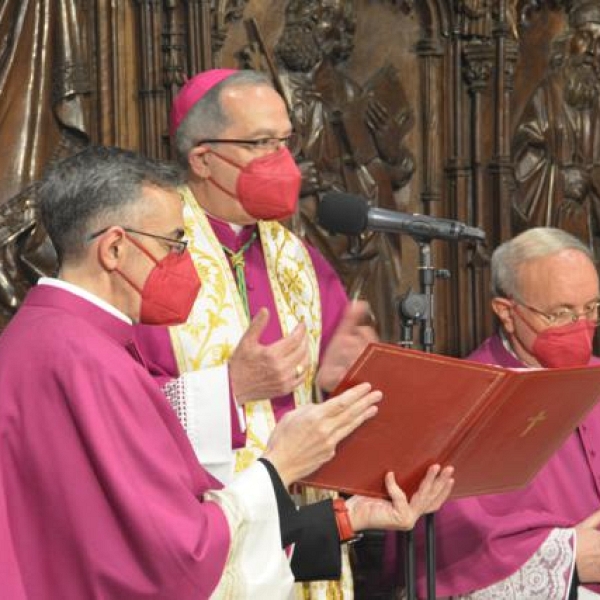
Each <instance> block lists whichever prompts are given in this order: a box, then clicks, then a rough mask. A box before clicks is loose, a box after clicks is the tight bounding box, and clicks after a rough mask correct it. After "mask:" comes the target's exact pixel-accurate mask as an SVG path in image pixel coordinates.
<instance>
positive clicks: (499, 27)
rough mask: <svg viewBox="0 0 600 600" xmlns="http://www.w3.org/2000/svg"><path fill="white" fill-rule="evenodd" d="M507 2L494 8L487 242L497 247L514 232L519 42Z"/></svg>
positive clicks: (500, 3)
mask: <svg viewBox="0 0 600 600" xmlns="http://www.w3.org/2000/svg"><path fill="white" fill-rule="evenodd" d="M506 15H507V13H506V1H505V0H498V3H497V5H496V8H495V11H494V29H493V36H494V39H495V47H496V72H495V77H494V103H495V108H494V114H495V115H496V118H495V122H494V152H493V157H492V160H491V162H490V176H491V181H492V187H491V191H492V207H493V213H492V214H493V218H492V221H491V222H492V223H493V224H494V231H493V232H489V233H490V239H489V240H488V244H490V245H492V246H496V245H497V244H498V243H499V242H501V241H504V240H507V239H508V238H510V237H511V235H512V228H511V190H512V188H513V173H512V162H511V157H510V117H511V114H510V113H511V111H510V106H511V95H512V92H513V84H514V69H515V63H516V61H517V45H516V43H515V42H514V40H513V39H512V38H510V28H509V26H508V22H507V19H506Z"/></svg>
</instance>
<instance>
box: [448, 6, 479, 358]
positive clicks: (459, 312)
mask: <svg viewBox="0 0 600 600" xmlns="http://www.w3.org/2000/svg"><path fill="white" fill-rule="evenodd" d="M461 8H462V5H461V6H459V7H458V9H456V12H455V13H454V14H453V15H452V24H451V32H450V39H451V44H450V60H449V65H448V79H447V80H448V81H449V82H450V84H449V92H450V97H449V101H450V107H451V110H450V114H449V116H448V119H449V122H448V132H449V144H448V154H447V161H446V167H445V170H446V178H447V187H446V190H447V198H446V203H447V206H448V213H447V216H451V217H452V218H457V219H461V217H462V218H464V217H463V215H461V213H462V212H463V211H462V210H461V208H460V207H461V206H462V207H464V206H466V205H467V202H468V200H467V199H468V195H469V187H470V179H471V169H470V165H469V162H468V156H469V140H468V126H466V123H468V121H465V115H468V112H467V111H466V110H465V109H466V101H465V99H466V94H465V85H464V79H463V77H462V57H463V35H462V33H463V28H464V26H465V25H464V23H465V20H466V17H465V14H464V11H462V10H461ZM461 220H462V219H461ZM444 254H445V255H446V257H447V259H448V264H449V265H450V271H451V274H452V298H451V299H450V302H449V304H448V306H447V307H446V318H447V321H448V330H449V332H450V333H451V335H449V337H448V346H447V348H446V349H445V351H446V352H449V353H450V354H458V355H462V354H464V353H465V352H467V351H468V350H469V349H470V347H469V346H470V340H471V339H472V337H473V331H472V328H471V327H470V322H471V307H470V302H469V301H468V299H469V297H470V287H471V286H470V282H469V274H468V272H467V270H466V269H465V268H464V266H465V261H464V258H463V257H464V255H463V253H462V249H461V248H460V247H459V245H458V244H448V246H447V247H446V248H445V249H444Z"/></svg>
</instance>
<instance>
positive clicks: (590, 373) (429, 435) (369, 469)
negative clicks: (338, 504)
mask: <svg viewBox="0 0 600 600" xmlns="http://www.w3.org/2000/svg"><path fill="white" fill-rule="evenodd" d="M363 381H368V382H370V383H371V384H372V385H373V388H374V389H379V390H381V391H382V392H383V394H384V396H383V400H382V401H381V402H380V403H379V411H378V413H377V415H376V416H375V417H374V418H373V419H371V420H370V421H367V422H366V423H364V424H363V425H362V426H361V427H359V428H358V429H357V430H356V431H355V432H353V433H352V434H351V435H350V436H349V437H348V438H346V439H345V440H343V441H342V442H341V443H340V444H339V445H338V448H337V451H336V455H335V457H334V458H333V459H332V460H331V461H330V462H329V463H327V464H326V465H324V466H323V467H321V468H320V469H319V470H318V471H316V472H315V473H313V474H312V475H310V476H308V477H306V478H305V479H304V480H303V481H302V483H306V484H310V485H313V486H316V487H323V488H328V489H335V490H339V491H342V492H347V493H352V494H363V495H369V496H378V497H386V496H387V493H386V491H385V486H384V475H385V473H386V472H387V471H394V472H395V474H396V479H397V481H398V483H399V485H400V487H402V488H403V489H404V491H405V492H406V493H407V495H408V497H410V496H411V495H412V493H413V492H414V491H415V490H416V489H417V487H418V484H419V482H420V480H421V479H422V478H423V476H424V475H425V471H426V470H427V468H428V466H429V465H431V464H433V463H440V464H442V465H453V466H454V467H455V469H456V471H455V480H456V483H455V485H454V490H453V492H452V497H453V498H458V497H462V496H475V495H479V494H488V493H495V492H504V491H508V490H513V489H517V488H520V487H523V486H525V485H526V484H527V483H528V482H529V480H530V479H531V478H532V477H533V476H534V475H535V474H536V473H537V472H538V471H539V470H540V469H541V467H542V466H543V465H544V464H545V463H546V461H547V460H548V459H549V458H550V457H551V456H552V454H553V453H554V452H555V451H556V450H557V449H558V448H559V447H560V445H561V444H562V443H563V442H564V441H565V439H566V438H567V437H568V435H569V434H570V433H571V432H572V431H573V430H574V429H575V427H576V426H577V425H578V424H579V422H580V421H581V420H582V419H583V418H584V417H585V415H586V414H587V413H588V412H589V411H590V410H591V409H592V407H593V406H594V405H595V404H596V402H597V401H598V399H600V366H598V367H576V368H569V369H524V370H511V369H505V368H502V367H496V366H490V365H483V364H480V363H474V362H470V361H467V360H460V359H456V358H450V357H447V356H441V355H437V354H427V353H424V352H419V351H416V350H406V349H403V348H400V347H398V346H394V345H391V344H371V345H369V346H368V347H367V348H366V349H365V351H364V353H363V354H362V355H361V356H360V358H359V359H358V360H357V361H356V363H355V364H354V365H353V366H352V368H351V369H350V370H349V371H348V373H347V374H346V376H345V378H344V380H343V381H342V382H341V384H340V385H339V386H338V389H337V390H336V393H338V392H340V391H342V390H344V389H347V388H348V387H351V386H352V385H355V384H357V383H360V382H363Z"/></svg>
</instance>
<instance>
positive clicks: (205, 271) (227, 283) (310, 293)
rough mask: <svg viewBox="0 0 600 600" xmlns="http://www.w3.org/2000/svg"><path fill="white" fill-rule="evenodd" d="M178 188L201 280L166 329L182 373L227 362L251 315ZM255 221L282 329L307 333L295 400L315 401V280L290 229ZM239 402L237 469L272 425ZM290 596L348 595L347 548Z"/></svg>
mask: <svg viewBox="0 0 600 600" xmlns="http://www.w3.org/2000/svg"><path fill="white" fill-rule="evenodd" d="M180 192H181V194H182V197H183V200H184V208H183V217H184V223H185V234H186V237H187V238H188V240H189V244H188V247H189V250H190V254H191V256H192V260H193V261H194V265H195V266H196V269H197V271H198V276H199V277H200V280H201V281H202V287H201V289H200V293H199V294H198V298H197V299H196V302H195V303H194V307H193V308H192V312H191V314H190V316H189V318H188V321H187V322H186V323H185V324H184V325H179V326H176V327H171V328H169V329H170V335H171V342H172V344H173V349H174V353H175V357H176V360H177V365H178V367H179V372H180V373H184V372H187V371H194V370H198V369H201V368H207V367H214V366H218V365H222V364H224V363H225V362H227V361H228V360H229V358H230V356H231V354H232V353H233V351H234V349H235V347H236V346H237V344H238V342H239V340H240V338H241V337H242V335H243V333H244V332H245V331H246V329H247V328H248V318H247V316H246V313H245V311H244V306H243V303H242V300H241V298H240V294H239V291H238V288H237V285H236V281H235V278H234V276H233V273H232V270H231V267H230V265H229V261H228V260H227V256H226V255H225V252H224V251H223V249H222V248H221V243H220V242H219V240H218V239H217V237H216V235H215V233H214V231H213V230H212V227H211V226H210V223H209V221H208V219H207V217H206V215H205V213H204V211H203V210H202V209H201V208H200V207H199V206H198V203H197V202H196V200H195V198H194V196H193V194H192V192H191V190H190V189H189V187H188V186H183V187H182V188H181V189H180ZM258 227H259V238H260V242H261V244H262V250H263V255H264V258H265V263H266V268H267V273H268V277H269V282H270V286H271V290H272V292H273V297H274V299H275V305H276V308H277V316H278V318H279V323H280V325H281V329H282V333H283V335H284V336H287V335H289V334H290V333H291V332H292V331H293V329H294V327H296V325H297V324H298V323H300V322H301V321H303V322H304V323H305V325H306V330H307V332H308V339H309V348H310V357H311V364H310V368H309V371H308V373H307V377H306V378H305V380H304V383H303V385H301V386H299V387H298V388H296V390H295V391H294V401H295V405H296V406H300V405H302V404H306V403H309V402H312V401H313V383H314V378H315V375H316V371H317V368H318V360H319V348H320V340H321V329H322V321H321V298H320V293H319V283H318V279H317V275H316V272H315V269H314V266H313V264H312V261H311V259H310V255H309V254H308V251H307V250H306V247H305V246H304V244H303V243H302V242H301V241H300V240H299V239H298V238H297V237H296V236H295V235H294V234H292V233H291V232H290V231H289V230H287V229H286V228H285V227H283V226H282V225H280V224H279V223H276V222H272V221H269V222H267V221H259V223H258ZM271 318H272V317H271ZM244 409H245V414H246V446H245V447H244V448H240V449H237V450H236V463H235V470H236V472H239V471H241V470H243V469H245V468H247V467H248V466H250V465H251V464H252V462H254V460H256V458H258V457H259V456H261V455H262V454H263V453H264V450H265V449H266V444H267V440H268V439H269V435H270V433H271V431H272V430H273V428H274V427H275V415H274V413H273V408H272V405H271V402H270V400H269V399H265V400H259V401H256V402H247V403H246V404H245V405H244ZM336 495H337V494H335V493H333V492H329V491H326V490H315V489H313V488H308V487H306V488H303V489H302V500H303V502H304V503H311V502H315V501H318V500H322V499H325V498H331V497H334V496H336ZM295 596H296V598H298V599H302V600H307V599H311V600H342V599H344V600H350V599H351V598H352V597H353V584H352V573H351V569H350V563H349V558H348V551H347V548H346V547H345V546H344V547H343V548H342V577H341V580H340V581H315V582H311V583H304V584H297V585H296V586H295Z"/></svg>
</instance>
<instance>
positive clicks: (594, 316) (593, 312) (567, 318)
mask: <svg viewBox="0 0 600 600" xmlns="http://www.w3.org/2000/svg"><path fill="white" fill-rule="evenodd" d="M514 302H515V303H516V304H519V305H521V306H523V307H525V308H526V309H528V310H530V311H531V312H532V313H535V314H536V315H539V316H540V317H542V318H543V319H545V320H546V322H547V323H548V325H552V326H560V325H568V324H569V323H575V322H576V321H578V320H579V319H581V318H582V317H583V318H584V319H587V320H588V321H596V322H597V321H598V308H599V307H600V300H594V302H590V303H589V304H586V306H584V308H583V311H581V312H576V311H574V310H572V309H570V308H559V309H557V310H555V311H554V312H551V313H546V312H544V311H542V310H539V309H538V308H535V307H533V306H529V304H525V303H524V302H518V301H516V300H514Z"/></svg>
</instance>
